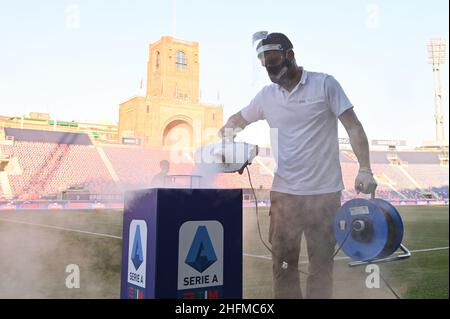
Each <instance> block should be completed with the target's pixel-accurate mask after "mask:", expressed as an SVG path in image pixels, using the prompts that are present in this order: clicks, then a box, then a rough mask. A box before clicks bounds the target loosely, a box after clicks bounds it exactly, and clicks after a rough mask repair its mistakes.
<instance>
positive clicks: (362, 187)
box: [339, 109, 377, 194]
mask: <svg viewBox="0 0 450 319" xmlns="http://www.w3.org/2000/svg"><path fill="white" fill-rule="evenodd" d="M339 120H340V121H341V123H342V125H343V126H344V128H345V130H346V131H347V133H348V136H349V138H350V144H351V146H352V149H353V152H354V153H355V155H356V157H357V158H358V162H359V172H358V176H357V177H356V180H355V190H356V191H357V192H358V193H359V192H363V193H365V194H371V193H374V192H375V189H376V187H377V183H376V181H375V179H374V178H373V174H372V170H371V168H370V153H369V142H368V140H367V136H366V133H365V132H364V128H363V126H362V124H361V122H360V121H359V120H358V117H357V116H356V114H355V111H353V109H348V110H347V111H345V112H344V113H342V114H341V115H340V116H339Z"/></svg>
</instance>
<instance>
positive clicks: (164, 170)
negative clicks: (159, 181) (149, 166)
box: [160, 162, 169, 173]
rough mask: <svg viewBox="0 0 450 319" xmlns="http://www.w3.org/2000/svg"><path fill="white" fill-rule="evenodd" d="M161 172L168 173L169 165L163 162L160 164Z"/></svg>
mask: <svg viewBox="0 0 450 319" xmlns="http://www.w3.org/2000/svg"><path fill="white" fill-rule="evenodd" d="M160 168H161V171H162V172H164V173H167V172H168V171H169V163H167V162H163V163H161V164H160Z"/></svg>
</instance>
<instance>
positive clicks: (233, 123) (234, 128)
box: [217, 112, 249, 142]
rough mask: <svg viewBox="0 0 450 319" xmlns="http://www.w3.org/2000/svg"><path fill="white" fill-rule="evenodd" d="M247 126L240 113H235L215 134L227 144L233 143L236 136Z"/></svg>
mask: <svg viewBox="0 0 450 319" xmlns="http://www.w3.org/2000/svg"><path fill="white" fill-rule="evenodd" d="M248 124H249V123H248V122H247V121H246V120H245V119H244V118H243V117H242V115H241V112H237V113H236V114H234V115H232V116H231V117H230V118H229V119H228V121H227V123H226V124H225V125H224V126H223V127H222V128H221V129H220V130H219V132H217V135H218V136H219V137H220V138H221V139H223V140H225V141H227V142H233V141H234V138H235V137H236V134H237V133H239V132H240V131H242V130H243V129H244V128H245V127H246V126H247V125H248Z"/></svg>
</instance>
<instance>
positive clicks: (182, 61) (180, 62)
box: [176, 51, 187, 70]
mask: <svg viewBox="0 0 450 319" xmlns="http://www.w3.org/2000/svg"><path fill="white" fill-rule="evenodd" d="M176 66H177V69H178V70H184V69H186V68H187V61H186V54H185V53H184V52H183V51H178V52H177V61H176Z"/></svg>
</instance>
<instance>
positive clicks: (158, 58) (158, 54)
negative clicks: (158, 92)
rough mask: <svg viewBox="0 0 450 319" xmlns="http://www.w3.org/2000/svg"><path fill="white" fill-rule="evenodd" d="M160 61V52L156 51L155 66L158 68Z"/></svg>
mask: <svg viewBox="0 0 450 319" xmlns="http://www.w3.org/2000/svg"><path fill="white" fill-rule="evenodd" d="M160 63H161V54H160V53H159V51H156V68H159V64H160Z"/></svg>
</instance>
